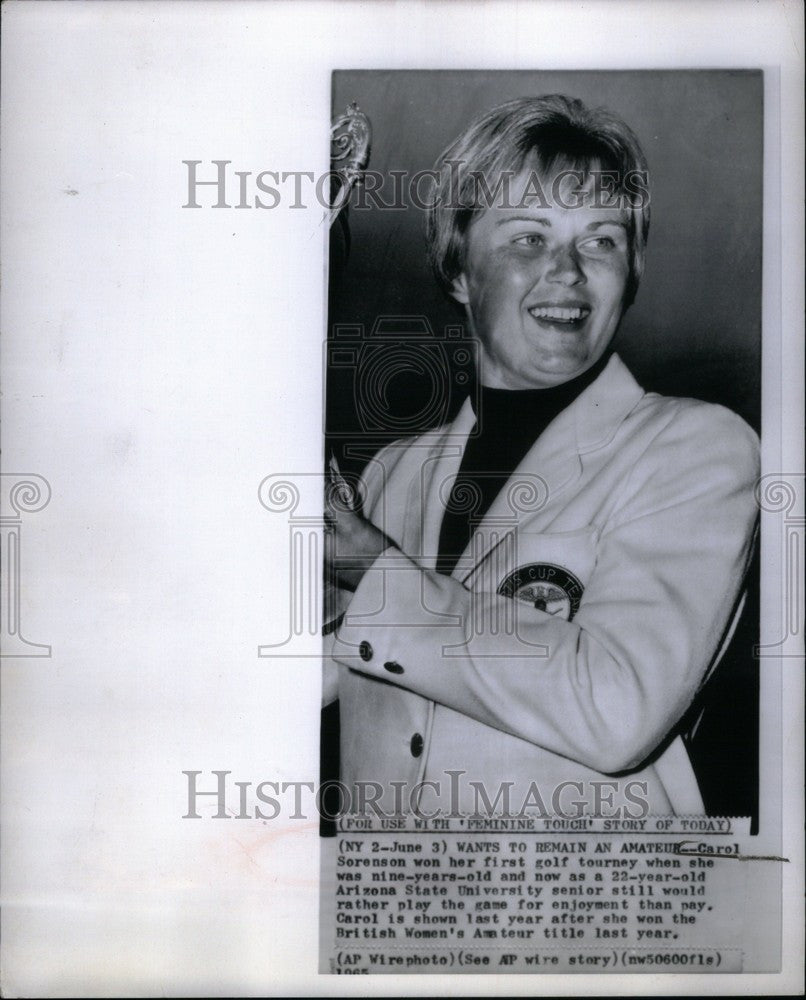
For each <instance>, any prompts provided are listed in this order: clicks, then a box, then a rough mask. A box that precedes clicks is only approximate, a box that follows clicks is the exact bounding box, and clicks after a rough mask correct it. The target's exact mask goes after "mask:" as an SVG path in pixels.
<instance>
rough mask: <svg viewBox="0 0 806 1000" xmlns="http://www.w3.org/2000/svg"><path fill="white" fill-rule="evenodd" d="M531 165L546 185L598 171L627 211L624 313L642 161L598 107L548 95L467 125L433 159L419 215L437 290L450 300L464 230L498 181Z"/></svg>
mask: <svg viewBox="0 0 806 1000" xmlns="http://www.w3.org/2000/svg"><path fill="white" fill-rule="evenodd" d="M527 165H531V166H532V167H533V169H534V170H535V172H536V174H537V176H538V177H539V178H542V179H544V180H551V179H552V178H553V177H556V176H557V174H558V173H559V172H560V171H574V172H578V173H580V174H581V175H583V177H584V179H586V180H587V179H588V178H589V177H590V176H591V175H592V174H594V173H598V174H599V176H600V177H602V178H605V179H606V180H607V184H608V196H610V197H616V198H618V199H619V200H620V203H621V204H622V205H623V206H624V207H625V208H626V209H627V210H628V232H629V243H630V274H629V278H628V282H627V289H626V294H625V307H626V306H628V305H630V303H631V302H632V301H633V299H634V298H635V293H636V291H637V290H638V283H639V281H640V279H641V274H642V272H643V267H644V250H645V247H646V240H647V235H648V232H649V190H648V173H647V165H646V158H645V157H644V153H643V151H642V149H641V146H640V144H639V142H638V140H637V138H636V137H635V135H634V134H633V132H632V130H631V129H630V128H629V127H628V126H627V125H626V124H625V123H624V122H623V121H622V120H621V119H620V118H618V117H617V116H616V115H614V114H612V113H611V112H609V111H607V110H605V109H603V108H595V109H590V108H587V107H586V106H585V105H584V104H583V103H582V101H579V100H576V99H573V98H570V97H565V96H564V95H562V94H550V95H547V96H543V97H521V98H518V99H517V100H514V101H508V102H507V103H506V104H501V105H500V106H498V107H496V108H493V109H492V110H491V111H488V112H487V113H486V114H484V115H482V116H481V117H480V118H477V119H476V120H475V121H473V122H472V123H471V124H470V125H469V126H468V127H467V129H465V131H464V132H463V133H462V134H461V135H460V136H459V138H458V139H456V140H455V142H453V143H451V145H450V146H449V147H448V148H447V149H446V150H445V151H444V152H443V153H442V155H441V156H440V157H439V158H438V160H437V162H436V164H435V167H434V172H435V174H437V175H438V179H437V182H436V190H435V192H434V198H433V200H432V202H431V204H430V205H429V208H428V215H427V230H428V250H429V257H430V260H431V264H432V267H433V268H434V272H435V274H436V277H437V280H438V281H439V283H440V285H441V286H442V288H443V289H444V290H445V291H446V292H447V293H448V294H450V292H451V288H452V286H453V282H454V280H455V279H456V278H457V277H458V276H459V274H461V273H462V271H463V269H464V262H465V242H466V237H467V230H468V228H469V226H470V223H471V221H472V220H473V218H474V216H475V215H477V214H478V213H479V212H481V211H483V210H484V208H486V207H489V205H490V201H489V196H490V193H491V192H494V191H495V190H496V186H497V185H498V184H499V182H500V179H501V177H502V175H504V174H505V173H506V172H511V173H512V175H515V174H518V173H520V171H521V170H523V168H524V167H525V166H527Z"/></svg>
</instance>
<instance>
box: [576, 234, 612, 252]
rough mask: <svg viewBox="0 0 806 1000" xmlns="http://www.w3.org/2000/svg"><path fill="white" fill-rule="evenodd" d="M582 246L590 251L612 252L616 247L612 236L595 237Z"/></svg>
mask: <svg viewBox="0 0 806 1000" xmlns="http://www.w3.org/2000/svg"><path fill="white" fill-rule="evenodd" d="M583 246H585V247H588V248H589V249H590V250H613V249H614V248H615V246H616V241H615V240H614V239H613V237H612V236H596V237H595V238H594V239H592V240H587V241H586V242H585V243H583Z"/></svg>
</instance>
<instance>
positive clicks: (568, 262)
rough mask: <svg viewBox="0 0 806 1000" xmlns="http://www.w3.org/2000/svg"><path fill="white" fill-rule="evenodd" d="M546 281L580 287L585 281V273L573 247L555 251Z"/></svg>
mask: <svg viewBox="0 0 806 1000" xmlns="http://www.w3.org/2000/svg"><path fill="white" fill-rule="evenodd" d="M546 279H547V280H548V281H552V282H555V283H556V284H562V285H578V284H580V283H582V282H584V281H585V272H584V271H583V270H582V268H581V266H580V262H579V257H578V256H577V253H576V250H575V249H574V248H573V247H560V248H558V249H557V250H555V252H554V253H553V254H552V256H551V259H550V261H549V266H548V270H547V271H546Z"/></svg>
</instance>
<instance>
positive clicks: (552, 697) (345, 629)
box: [326, 94, 758, 816]
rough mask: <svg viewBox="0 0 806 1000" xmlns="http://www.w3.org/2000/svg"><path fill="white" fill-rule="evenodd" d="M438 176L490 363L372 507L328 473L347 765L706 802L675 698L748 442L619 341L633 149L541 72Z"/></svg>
mask: <svg viewBox="0 0 806 1000" xmlns="http://www.w3.org/2000/svg"><path fill="white" fill-rule="evenodd" d="M435 174H436V176H437V177H438V183H437V186H436V193H435V198H434V201H433V204H432V207H431V209H430V212H429V218H428V238H429V252H430V260H431V263H432V267H433V269H434V272H435V274H436V277H437V280H438V282H439V284H440V285H441V287H442V289H443V291H444V292H445V293H446V294H447V295H448V296H449V298H450V299H451V300H452V301H453V302H455V303H457V304H458V305H459V306H460V307H461V308H462V310H463V315H464V319H465V321H466V327H467V331H468V332H469V334H470V339H471V340H472V341H474V343H475V348H476V379H475V386H473V387H472V389H471V392H470V394H469V396H468V398H467V399H466V400H465V402H464V404H463V406H462V407H461V409H460V410H459V412H458V414H457V416H456V417H455V419H454V420H453V421H452V422H450V423H448V424H446V425H444V426H442V427H439V428H437V429H430V430H427V431H426V432H425V433H422V434H420V435H417V436H413V437H410V438H407V439H403V440H399V441H396V442H393V443H392V444H390V445H388V446H386V447H384V448H382V449H381V450H380V451H379V452H377V453H376V454H375V455H374V457H372V458H371V460H370V461H369V463H368V464H367V466H366V468H365V470H364V473H363V476H362V484H361V490H360V492H361V496H362V498H363V505H362V508H361V509H358V508H357V507H354V508H351V509H349V508H348V509H345V506H344V505H343V504H337V503H335V502H334V501H333V499H332V498H333V497H335V495H336V492H337V491H332V492H331V504H330V508H329V510H328V517H329V521H330V523H331V525H332V539H333V547H332V550H331V554H332V563H331V569H332V570H333V572H335V573H336V574H337V575H338V577H339V579H340V582H341V585H342V587H343V589H344V592H345V603H348V604H349V607H348V609H347V613H346V615H345V617H344V620H343V621H342V623H341V625H340V627H338V629H337V630H336V631H334V632H333V633H332V634H331V635H329V636H328V638H327V640H326V641H327V649H326V652H327V669H328V672H329V676H330V683H329V684H328V686H327V687H328V691H329V692H330V696H331V697H336V696H338V699H339V702H340V715H341V779H342V781H343V782H344V784H345V785H346V786H347V787H348V788H350V789H352V788H354V787H358V786H359V785H362V784H368V785H372V786H374V788H375V789H377V791H378V794H377V796H376V797H375V799H374V803H375V804H376V808H381V809H383V810H386V811H387V812H388V814H390V815H393V814H396V813H399V812H401V811H408V810H416V809H418V807H419V805H420V799H421V797H422V793H423V789H424V787H425V786H428V788H429V802H428V806H429V808H431V806H432V805H433V795H432V792H433V793H434V794H435V796H436V799H437V802H438V803H439V807H440V808H442V809H443V810H444V811H446V812H447V811H450V812H455V811H457V810H458V811H460V812H467V813H473V812H477V811H478V806H479V799H478V795H477V794H476V796H475V798H474V797H473V796H472V795H470V794H469V792H468V794H467V795H464V794H463V793H462V792H460V791H458V790H457V788H456V786H455V784H454V782H452V781H451V780H450V776H451V775H452V774H456V773H457V772H458V771H461V772H462V773H463V774H465V775H466V776H467V785H469V786H472V787H474V788H478V787H481V788H483V789H484V790H485V795H484V799H483V801H485V802H487V803H492V802H496V803H499V807H502V806H503V807H504V808H505V804H504V803H505V802H506V803H509V802H510V801H511V802H514V803H521V802H525V801H527V799H528V798H529V795H530V794H532V789H534V788H537V787H539V788H540V789H542V792H540V798H541V801H549V800H550V801H551V802H552V803H553V804H554V805H553V808H554V809H555V811H559V812H562V808H561V807H560V806H559V805H557V803H558V802H559V801H560V798H559V797H558V796H557V795H555V792H557V790H558V789H563V788H566V787H568V786H569V785H572V786H573V787H574V788H575V789H577V791H578V794H577V796H576V798H575V800H574V802H573V803H572V806H573V810H572V812H571V813H570V814H569V815H571V816H579V815H582V814H586V813H587V814H594V815H602V814H604V815H611V816H621V815H633V816H634V815H646V814H647V813H650V814H653V815H666V814H697V813H702V812H703V811H704V809H705V806H704V802H703V799H702V796H701V793H700V789H699V786H698V782H697V779H696V777H695V774H694V772H693V770H692V766H691V764H690V761H689V757H688V755H687V751H686V748H685V745H684V742H683V739H682V736H683V719H684V717H685V716H686V713H687V711H688V710H689V709H690V708H691V706H692V705H693V704H695V701H696V698H697V696H698V693H699V692H700V690H701V688H702V686H703V684H704V683H705V681H706V679H707V678H708V677H709V676H710V675H711V674H712V672H713V671H714V669H715V667H716V665H717V663H718V662H719V660H720V657H721V655H722V653H723V652H724V648H725V638H726V636H727V635H729V634H730V633H731V632H732V630H733V628H734V626H735V623H736V620H737V617H738V614H739V610H740V607H741V603H742V598H741V595H742V590H743V585H744V579H745V573H746V570H747V566H748V563H749V560H750V556H751V553H752V548H753V534H754V523H755V517H756V507H755V502H754V496H753V486H754V483H755V481H756V478H757V476H758V469H757V466H758V442H757V440H756V438H755V435H754V434H753V432H752V431H751V430H750V428H749V427H748V426H747V425H746V424H745V423H744V422H743V421H742V420H741V419H740V418H739V417H738V416H737V415H736V414H734V413H731V412H730V411H729V410H727V409H725V408H724V407H721V406H715V405H711V404H707V403H703V402H699V401H698V400H694V399H685V398H676V397H669V396H661V395H659V394H657V393H648V392H645V391H644V390H643V389H642V388H641V386H639V385H638V383H637V382H636V381H635V379H634V378H633V376H632V375H631V373H630V372H629V370H628V369H627V367H626V366H625V365H624V363H623V362H622V361H621V359H620V358H619V357H618V355H617V354H615V353H613V352H612V351H611V342H612V341H613V338H614V336H615V334H616V332H617V330H618V328H619V324H620V322H621V320H622V317H623V316H624V313H625V311H626V309H627V308H628V307H629V306H630V305H631V303H632V302H633V299H634V298H635V294H636V292H637V290H638V285H639V282H640V279H641V275H642V273H643V268H644V256H645V247H646V240H647V234H648V228H649V198H648V188H646V187H644V188H643V189H641V190H640V194H637V191H638V190H639V185H636V183H635V178H636V177H638V176H641V177H643V178H645V179H646V176H647V174H646V163H645V159H644V156H643V153H642V151H641V148H640V146H639V144H638V141H637V140H636V138H635V136H634V135H633V133H632V132H631V130H630V129H629V128H628V127H627V126H626V125H625V124H624V123H623V122H622V121H620V119H618V118H617V117H616V116H615V115H613V114H611V113H609V112H606V111H590V110H589V109H588V108H587V107H585V105H584V104H582V102H581V101H579V100H576V99H571V98H567V97H564V96H561V95H556V94H552V95H549V96H546V97H532V98H521V99H518V100H515V101H510V102H507V103H505V104H503V105H500V106H498V107H496V108H494V109H493V110H492V111H489V112H487V113H485V114H484V115H482V116H481V117H480V118H478V119H477V120H476V121H474V122H473V123H471V124H470V125H469V126H468V127H467V128H466V129H465V130H464V131H463V133H462V134H461V135H460V136H459V138H458V139H457V140H456V141H455V142H454V143H452V144H451V145H450V146H449V147H448V148H447V150H446V151H445V152H444V153H443V154H442V156H441V157H440V158H439V160H438V161H437V165H436V169H435ZM627 178H630V179H631V180H630V182H629V183H628V181H627ZM334 475H335V474H334ZM336 478H337V479H338V477H337V476H336ZM334 485H335V486H337V487H340V486H341V485H342V484H341V483H340V482H336V483H335V484H334ZM692 580H696V581H697V586H692ZM604 785H607V786H609V787H610V788H612V789H613V790H614V795H613V797H611V798H607V799H606V800H603V798H602V795H601V791H602V787H603V786H604ZM501 796H503V797H504V799H503V800H502V799H501ZM354 801H355V799H354ZM631 806H638V807H639V813H638V814H636V813H635V812H634V811H633V812H631V811H630V807H631ZM605 807H607V809H608V811H604V808H605Z"/></svg>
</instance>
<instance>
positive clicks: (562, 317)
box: [528, 305, 591, 328]
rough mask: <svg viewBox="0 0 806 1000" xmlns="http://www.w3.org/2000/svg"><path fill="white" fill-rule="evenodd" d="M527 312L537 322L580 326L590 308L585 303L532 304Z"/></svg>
mask: <svg viewBox="0 0 806 1000" xmlns="http://www.w3.org/2000/svg"><path fill="white" fill-rule="evenodd" d="M528 312H529V315H530V316H531V317H532V318H533V319H536V320H537V321H538V322H539V323H545V324H547V325H550V326H565V327H569V328H573V327H575V326H580V325H581V324H582V323H583V322H584V321H585V320H586V319H587V318H588V316H590V313H591V310H590V307H589V306H585V305H572V306H554V305H538V306H532V308H531V309H529V310H528Z"/></svg>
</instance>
